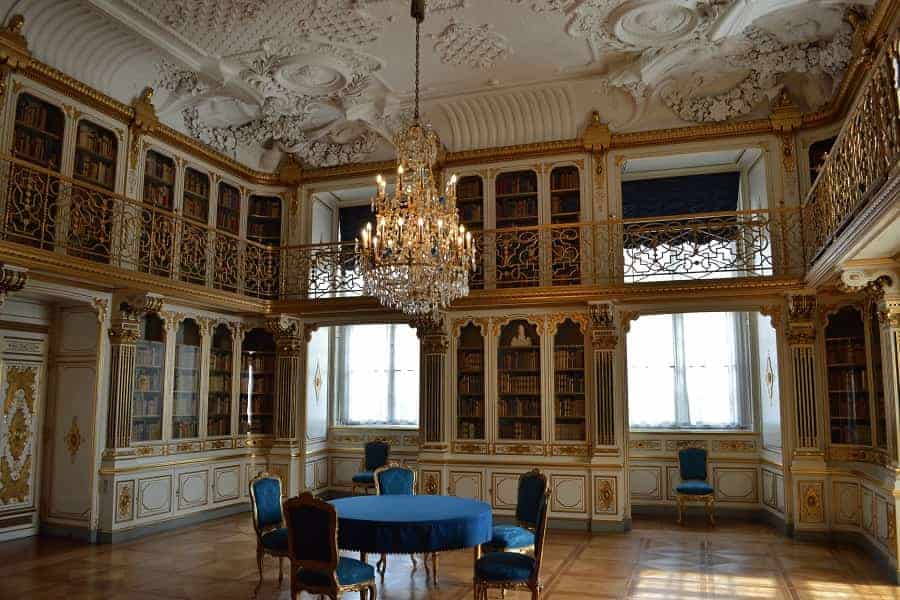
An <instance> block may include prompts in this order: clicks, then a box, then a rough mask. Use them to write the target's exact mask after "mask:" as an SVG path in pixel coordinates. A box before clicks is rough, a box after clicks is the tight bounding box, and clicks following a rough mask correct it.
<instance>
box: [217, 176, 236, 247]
mask: <svg viewBox="0 0 900 600" xmlns="http://www.w3.org/2000/svg"><path fill="white" fill-rule="evenodd" d="M216 228H217V229H221V230H223V231H227V232H228V233H233V234H234V235H238V233H240V231H241V192H240V190H238V189H237V188H236V187H234V186H233V185H229V184H227V183H225V182H224V181H221V182H219V198H218V203H217V205H216Z"/></svg>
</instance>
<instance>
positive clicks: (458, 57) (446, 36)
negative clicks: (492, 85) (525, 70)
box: [434, 21, 512, 70]
mask: <svg viewBox="0 0 900 600" xmlns="http://www.w3.org/2000/svg"><path fill="white" fill-rule="evenodd" d="M434 50H435V52H437V54H438V56H439V57H440V59H441V62H444V63H447V64H452V65H463V66H468V67H474V68H476V69H482V70H490V69H493V68H494V66H495V65H496V63H498V62H501V61H503V60H505V59H506V58H508V57H509V55H510V54H511V53H512V49H511V48H510V47H509V44H508V43H507V41H506V38H504V37H503V36H502V35H500V34H498V33H496V32H495V31H494V30H493V28H492V27H491V26H490V25H480V26H478V25H469V24H467V23H459V22H456V21H451V22H450V23H449V24H448V25H447V27H445V28H444V30H443V31H442V32H441V33H440V34H439V35H438V37H437V41H436V42H435V44H434Z"/></svg>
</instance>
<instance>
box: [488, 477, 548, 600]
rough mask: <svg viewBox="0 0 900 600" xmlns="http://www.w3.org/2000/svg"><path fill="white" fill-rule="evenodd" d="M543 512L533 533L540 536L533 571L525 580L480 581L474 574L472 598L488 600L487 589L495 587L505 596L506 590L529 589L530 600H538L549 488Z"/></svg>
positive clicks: (540, 586) (541, 585) (545, 535)
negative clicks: (473, 596)
mask: <svg viewBox="0 0 900 600" xmlns="http://www.w3.org/2000/svg"><path fill="white" fill-rule="evenodd" d="M544 502H545V508H544V514H543V515H542V517H541V520H540V522H538V524H537V527H536V528H535V535H536V536H537V537H539V538H540V542H541V543H540V544H538V545H536V546H535V549H534V571H533V572H532V574H531V577H529V578H528V579H527V580H526V581H482V580H480V579H478V575H477V573H476V574H475V576H474V591H475V599H474V600H488V590H489V589H491V588H496V589H499V590H500V591H501V593H502V594H503V595H504V597H505V596H506V590H530V591H531V600H540V598H541V591H542V590H543V588H544V586H543V584H542V583H541V561H542V558H543V555H544V544H546V542H547V521H549V520H550V516H549V515H550V490H547V491H545V492H544Z"/></svg>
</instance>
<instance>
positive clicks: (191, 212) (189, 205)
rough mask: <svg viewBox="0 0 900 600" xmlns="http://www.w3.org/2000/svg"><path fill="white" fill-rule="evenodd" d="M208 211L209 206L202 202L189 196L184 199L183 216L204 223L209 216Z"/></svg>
mask: <svg viewBox="0 0 900 600" xmlns="http://www.w3.org/2000/svg"><path fill="white" fill-rule="evenodd" d="M208 211H209V206H208V205H207V203H206V202H204V201H203V200H199V199H197V198H192V197H190V196H185V197H184V214H185V215H186V216H188V217H190V218H192V219H195V220H197V221H202V222H203V223H206V219H207V218H208V216H209V213H208Z"/></svg>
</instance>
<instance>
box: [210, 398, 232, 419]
mask: <svg viewBox="0 0 900 600" xmlns="http://www.w3.org/2000/svg"><path fill="white" fill-rule="evenodd" d="M208 407H209V415H210V416H214V415H225V416H227V415H230V414H231V396H210V397H209V404H208Z"/></svg>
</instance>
